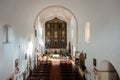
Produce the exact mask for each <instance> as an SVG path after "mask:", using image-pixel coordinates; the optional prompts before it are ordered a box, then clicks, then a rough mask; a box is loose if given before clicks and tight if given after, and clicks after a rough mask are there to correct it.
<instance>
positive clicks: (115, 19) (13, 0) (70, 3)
mask: <svg viewBox="0 0 120 80" xmlns="http://www.w3.org/2000/svg"><path fill="white" fill-rule="evenodd" d="M119 4H120V0H99V1H98V0H84V1H83V0H1V1H0V25H1V26H3V24H11V25H12V26H13V27H14V30H15V35H16V38H15V39H16V40H15V42H16V44H15V47H16V48H15V49H17V48H18V45H19V40H20V39H21V38H22V37H24V38H23V39H25V40H26V42H25V44H23V46H24V45H27V41H29V40H30V39H29V38H28V37H30V35H31V33H33V24H34V23H33V22H34V19H35V17H36V15H37V14H38V12H39V11H40V10H41V9H43V8H45V7H47V6H50V5H61V6H64V7H66V8H68V9H70V10H71V11H72V12H73V13H74V14H75V16H76V18H77V20H78V27H79V28H78V33H79V34H78V37H79V38H78V43H79V44H78V45H79V48H78V49H79V50H80V51H81V50H84V51H85V52H86V53H87V61H86V65H87V66H88V67H87V68H88V69H90V70H92V68H93V67H92V59H93V57H95V58H97V61H98V63H100V62H101V61H102V60H104V59H106V60H108V61H110V62H111V63H112V64H113V65H114V66H115V68H116V70H117V71H118V74H119V76H120V68H119V67H120V62H119V61H120V59H119V56H120V42H119V39H120V36H119V35H120V31H119V30H120V27H119V25H120V5H119ZM87 21H89V22H90V25H91V40H90V43H89V44H88V43H86V42H85V41H84V35H85V34H84V30H85V23H86V22H87ZM0 33H2V29H1V27H0ZM1 37H2V34H0V57H2V58H0V65H2V66H0V80H5V79H6V78H5V77H8V75H6V73H7V72H8V73H11V72H12V71H7V72H6V73H5V71H6V70H5V69H6V68H5V67H3V65H4V64H5V63H4V62H5V61H4V60H5V59H3V58H4V55H5V52H4V51H3V44H2V39H1ZM6 48H7V47H6ZM16 53H17V54H18V50H15V53H14V55H13V56H14V58H15V57H17V54H16ZM9 61H10V64H11V65H12V63H13V62H12V60H11V59H10V60H9ZM98 66H100V64H98ZM7 67H11V66H10V65H9V66H7ZM11 70H12V69H11ZM3 72H4V73H3ZM3 75H4V77H3Z"/></svg>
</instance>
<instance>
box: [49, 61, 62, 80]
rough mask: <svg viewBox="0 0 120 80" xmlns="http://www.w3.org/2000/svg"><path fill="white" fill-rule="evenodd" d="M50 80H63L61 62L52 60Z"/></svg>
mask: <svg viewBox="0 0 120 80" xmlns="http://www.w3.org/2000/svg"><path fill="white" fill-rule="evenodd" d="M50 80H61V70H60V60H59V59H53V60H52V68H51V76H50Z"/></svg>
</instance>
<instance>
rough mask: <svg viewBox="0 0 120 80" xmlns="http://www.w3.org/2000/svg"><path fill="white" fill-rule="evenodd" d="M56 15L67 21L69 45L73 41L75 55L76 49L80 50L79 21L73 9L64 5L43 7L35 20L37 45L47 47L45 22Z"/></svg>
mask: <svg viewBox="0 0 120 80" xmlns="http://www.w3.org/2000/svg"><path fill="white" fill-rule="evenodd" d="M55 17H57V18H59V19H61V20H64V21H66V22H67V24H68V25H67V30H68V32H67V34H68V35H67V45H69V42H71V46H73V47H74V50H73V51H74V54H72V55H73V56H75V51H76V50H78V22H77V19H76V17H75V15H74V14H73V13H72V11H70V10H69V9H67V8H65V7H63V6H58V5H53V6H48V7H46V8H44V9H42V10H41V11H40V12H39V13H38V15H37V16H36V18H35V21H34V30H35V35H37V36H36V40H35V42H36V47H37V48H38V49H39V45H40V46H42V48H44V49H45V46H44V45H45V22H47V21H49V20H51V19H53V18H55ZM38 36H39V37H38ZM37 41H38V42H37ZM67 49H68V46H67ZM71 52H72V51H71Z"/></svg>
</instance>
